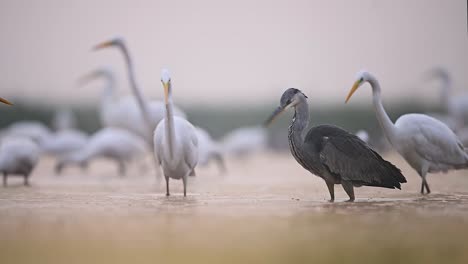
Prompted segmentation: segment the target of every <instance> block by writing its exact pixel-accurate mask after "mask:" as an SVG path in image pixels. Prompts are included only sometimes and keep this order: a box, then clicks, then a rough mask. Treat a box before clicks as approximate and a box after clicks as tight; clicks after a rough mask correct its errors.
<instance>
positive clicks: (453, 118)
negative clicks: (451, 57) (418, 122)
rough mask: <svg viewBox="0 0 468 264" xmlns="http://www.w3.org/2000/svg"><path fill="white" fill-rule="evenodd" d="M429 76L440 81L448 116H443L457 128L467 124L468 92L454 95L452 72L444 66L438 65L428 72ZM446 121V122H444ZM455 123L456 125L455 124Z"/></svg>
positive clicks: (441, 95) (442, 102) (443, 103)
mask: <svg viewBox="0 0 468 264" xmlns="http://www.w3.org/2000/svg"><path fill="white" fill-rule="evenodd" d="M426 75H427V76H429V78H435V79H437V80H439V81H440V83H441V88H440V99H441V104H442V107H443V109H444V110H445V111H446V113H447V114H448V117H444V118H442V120H441V121H446V122H447V123H448V124H449V125H450V126H454V128H455V130H457V129H460V128H461V127H463V126H465V124H466V122H467V121H468V94H459V95H456V96H454V95H452V90H453V82H452V77H451V76H450V73H449V72H448V71H447V70H446V69H445V68H442V67H436V68H433V69H432V70H430V71H429V72H428V73H426ZM444 123H445V122H444ZM453 123H455V124H456V125H453Z"/></svg>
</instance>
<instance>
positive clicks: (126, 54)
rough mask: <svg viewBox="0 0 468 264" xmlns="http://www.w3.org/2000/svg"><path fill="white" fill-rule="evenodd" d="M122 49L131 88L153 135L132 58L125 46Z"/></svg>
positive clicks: (146, 105) (147, 109) (146, 106)
mask: <svg viewBox="0 0 468 264" xmlns="http://www.w3.org/2000/svg"><path fill="white" fill-rule="evenodd" d="M120 48H121V51H122V53H123V55H124V58H125V62H126V64H127V71H128V78H129V80H130V86H131V87H132V92H133V94H134V95H135V97H136V99H137V102H138V106H139V107H140V111H141V112H142V115H143V119H144V120H145V123H146V126H147V129H148V132H149V133H151V132H152V131H151V130H152V129H153V126H152V125H151V124H152V123H153V121H152V120H151V118H150V114H149V107H148V103H147V101H146V100H145V98H144V97H143V94H142V92H141V90H140V87H139V86H138V84H137V81H136V77H135V69H134V66H133V61H132V58H131V56H130V53H129V52H128V49H127V46H126V45H125V44H122V45H121V46H120Z"/></svg>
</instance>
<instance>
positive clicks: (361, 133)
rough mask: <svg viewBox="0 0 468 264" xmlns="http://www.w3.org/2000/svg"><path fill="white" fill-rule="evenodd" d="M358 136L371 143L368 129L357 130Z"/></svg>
mask: <svg viewBox="0 0 468 264" xmlns="http://www.w3.org/2000/svg"><path fill="white" fill-rule="evenodd" d="M356 136H357V137H358V138H360V139H361V140H362V141H364V142H366V143H369V133H367V131H366V130H364V129H361V130H359V131H358V132H356Z"/></svg>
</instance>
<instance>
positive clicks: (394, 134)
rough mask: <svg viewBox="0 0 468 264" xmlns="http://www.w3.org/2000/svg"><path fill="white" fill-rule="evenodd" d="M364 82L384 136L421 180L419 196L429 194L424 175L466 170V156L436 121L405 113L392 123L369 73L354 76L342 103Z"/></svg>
mask: <svg viewBox="0 0 468 264" xmlns="http://www.w3.org/2000/svg"><path fill="white" fill-rule="evenodd" d="M366 82H368V83H369V84H370V85H371V87H372V94H373V103H374V108H375V112H376V115H377V119H378V121H379V123H380V126H381V127H382V130H383V131H384V133H385V135H386V137H387V138H388V140H389V141H390V143H391V144H392V145H393V147H394V148H395V149H396V150H397V151H398V153H400V155H401V156H403V158H405V160H406V161H407V162H408V164H409V165H410V166H411V167H412V168H413V169H414V170H416V171H417V172H418V173H419V175H420V176H421V178H422V184H421V193H424V189H426V191H427V193H430V192H431V191H430V189H429V184H428V183H427V180H426V174H427V173H430V172H440V171H443V172H446V171H448V170H452V169H464V168H467V167H468V154H466V153H465V150H464V147H463V144H462V143H461V142H460V140H459V139H458V138H457V136H456V135H455V134H454V132H453V131H452V130H450V128H448V127H447V126H446V125H445V124H444V123H442V122H440V121H439V120H436V119H434V118H432V117H429V116H427V115H423V114H406V115H403V116H401V117H400V118H398V120H397V121H396V122H395V124H393V123H392V121H391V120H390V118H389V117H388V115H387V113H386V112H385V109H384V107H383V105H382V99H381V97H380V93H381V89H380V84H379V82H378V81H377V79H376V78H375V77H374V76H373V75H371V74H370V73H368V72H366V71H361V72H359V73H358V76H357V81H356V82H355V83H354V85H353V87H352V88H351V91H350V92H349V94H348V97H347V98H346V102H348V100H349V99H350V98H351V96H352V95H353V93H354V92H355V91H356V90H357V89H358V88H359V87H360V86H361V85H362V84H364V83H366Z"/></svg>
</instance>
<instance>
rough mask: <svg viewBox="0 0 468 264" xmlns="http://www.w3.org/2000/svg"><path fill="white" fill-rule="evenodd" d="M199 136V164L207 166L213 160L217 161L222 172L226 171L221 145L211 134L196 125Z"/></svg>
mask: <svg viewBox="0 0 468 264" xmlns="http://www.w3.org/2000/svg"><path fill="white" fill-rule="evenodd" d="M195 132H196V134H197V138H198V166H207V165H208V164H209V163H210V162H211V161H215V162H216V163H217V165H218V168H219V171H220V173H221V174H223V173H224V172H226V165H225V163H224V157H223V153H222V149H221V146H220V145H219V144H218V142H216V141H215V140H214V139H213V138H212V137H211V136H210V134H209V133H208V132H207V131H206V130H204V129H203V128H200V127H195Z"/></svg>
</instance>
